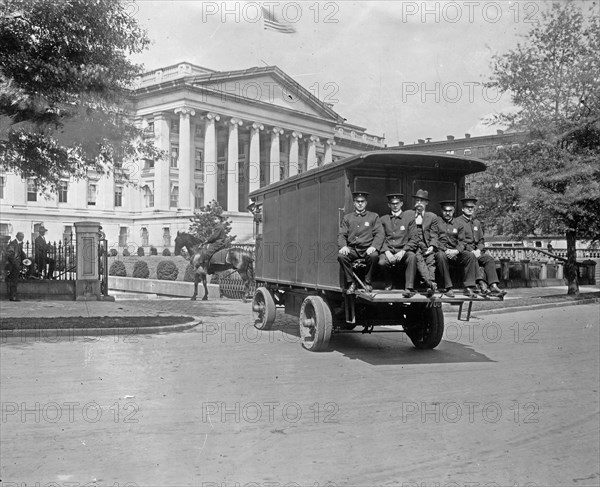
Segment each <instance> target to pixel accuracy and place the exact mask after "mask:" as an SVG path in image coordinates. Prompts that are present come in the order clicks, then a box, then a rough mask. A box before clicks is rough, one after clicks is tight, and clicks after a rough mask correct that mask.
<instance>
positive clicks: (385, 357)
mask: <svg viewBox="0 0 600 487" xmlns="http://www.w3.org/2000/svg"><path fill="white" fill-rule="evenodd" d="M282 316H287V315H279V316H278V318H279V317H282ZM356 329H357V330H358V332H353V333H347V332H344V333H338V334H334V335H333V336H332V338H331V341H330V342H329V347H328V348H327V350H324V351H322V352H319V353H332V352H338V353H341V354H342V355H343V356H344V357H347V358H348V359H350V360H362V361H363V362H366V363H368V364H371V365H419V364H453V363H470V362H495V361H494V360H492V359H490V358H489V357H487V356H486V355H484V354H482V353H480V352H477V351H476V350H474V349H473V347H471V346H469V345H464V344H462V343H458V342H454V341H446V340H442V342H441V343H440V344H439V345H438V346H437V347H436V348H435V349H433V350H420V349H418V348H416V347H415V346H414V345H413V343H412V342H411V341H410V338H408V336H407V335H406V334H405V333H403V332H397V333H394V332H389V331H385V332H384V333H377V332H374V333H371V334H363V333H361V332H360V327H357V328H356ZM378 329H379V330H382V328H377V327H376V328H375V330H378ZM270 331H271V332H280V333H285V334H286V335H288V336H289V337H290V340H289V341H290V342H297V343H300V333H299V330H298V324H297V321H294V322H291V321H290V320H287V322H284V323H281V322H279V321H276V322H275V324H274V325H273V327H272V329H271V330H270Z"/></svg>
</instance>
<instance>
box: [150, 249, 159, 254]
mask: <svg viewBox="0 0 600 487" xmlns="http://www.w3.org/2000/svg"><path fill="white" fill-rule="evenodd" d="M150 255H158V250H157V249H156V247H150Z"/></svg>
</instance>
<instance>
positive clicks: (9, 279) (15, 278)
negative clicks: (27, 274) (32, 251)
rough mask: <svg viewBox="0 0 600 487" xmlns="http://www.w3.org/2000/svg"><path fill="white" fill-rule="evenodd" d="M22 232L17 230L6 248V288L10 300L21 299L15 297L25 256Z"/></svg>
mask: <svg viewBox="0 0 600 487" xmlns="http://www.w3.org/2000/svg"><path fill="white" fill-rule="evenodd" d="M24 238H25V235H24V234H23V232H17V235H16V238H15V239H14V240H12V241H11V242H10V243H9V244H8V248H7V250H6V290H7V292H8V299H9V300H10V301H21V300H20V299H19V298H18V297H17V283H18V282H19V277H20V276H21V268H22V266H23V260H25V259H26V258H27V256H26V255H25V252H24V251H23V239H24Z"/></svg>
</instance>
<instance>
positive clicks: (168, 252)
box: [162, 249, 171, 257]
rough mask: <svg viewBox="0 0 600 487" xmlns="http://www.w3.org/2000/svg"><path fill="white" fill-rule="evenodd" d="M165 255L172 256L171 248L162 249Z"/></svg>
mask: <svg viewBox="0 0 600 487" xmlns="http://www.w3.org/2000/svg"><path fill="white" fill-rule="evenodd" d="M162 254H163V257H170V256H171V251H170V250H169V249H165V250H163V251H162Z"/></svg>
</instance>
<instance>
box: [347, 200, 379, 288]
mask: <svg viewBox="0 0 600 487" xmlns="http://www.w3.org/2000/svg"><path fill="white" fill-rule="evenodd" d="M368 196H369V193H367V192H366V191H355V192H354V193H352V197H353V200H354V212H353V213H348V214H347V215H344V218H343V220H342V224H341V226H340V231H339V233H338V247H339V248H340V249H339V252H338V258H337V259H338V262H339V263H340V265H341V267H342V271H343V274H344V277H343V278H344V283H343V285H344V288H345V289H346V292H347V293H348V294H352V293H354V292H355V291H356V282H355V279H354V276H353V272H352V262H354V261H355V260H356V259H363V258H364V259H366V263H367V274H366V276H365V283H364V284H365V290H366V291H367V292H369V291H372V290H373V285H372V280H371V279H372V276H373V271H374V269H375V265H376V264H377V261H378V256H379V250H380V249H381V246H382V245H383V239H384V233H383V227H382V226H381V220H380V219H379V215H377V213H373V212H371V211H367V198H368Z"/></svg>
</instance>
